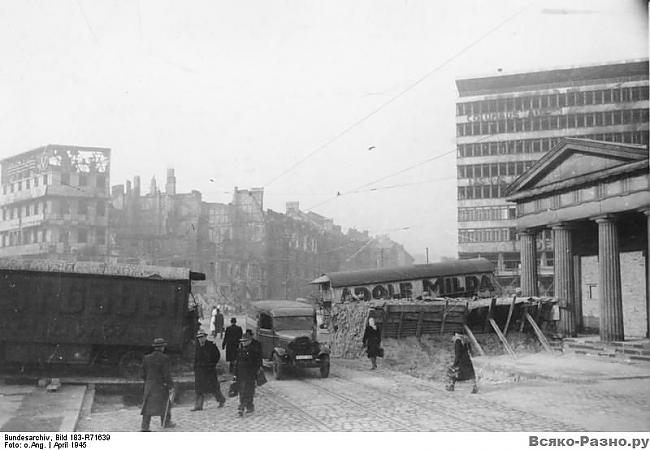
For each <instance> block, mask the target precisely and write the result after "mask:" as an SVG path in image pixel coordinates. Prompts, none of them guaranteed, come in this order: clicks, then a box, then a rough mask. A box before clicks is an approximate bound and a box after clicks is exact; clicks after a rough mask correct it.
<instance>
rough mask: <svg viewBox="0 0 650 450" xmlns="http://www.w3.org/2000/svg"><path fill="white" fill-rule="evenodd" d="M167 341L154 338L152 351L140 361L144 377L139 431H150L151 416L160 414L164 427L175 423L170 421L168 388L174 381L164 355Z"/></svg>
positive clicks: (167, 359)
mask: <svg viewBox="0 0 650 450" xmlns="http://www.w3.org/2000/svg"><path fill="white" fill-rule="evenodd" d="M166 346H167V341H165V340H164V339H163V338H156V339H154V341H153V344H152V347H153V350H154V351H153V352H151V353H150V354H148V355H146V356H145V357H144V360H143V362H142V378H143V379H144V399H143V402H142V410H141V412H140V414H142V427H141V431H151V430H150V429H149V426H150V424H151V416H160V424H161V425H162V426H164V427H165V428H173V427H175V426H176V425H175V424H173V423H172V421H171V404H170V402H169V390H170V389H172V388H173V385H174V382H173V380H172V376H171V370H170V369H171V362H170V359H169V356H167V355H165V354H164V353H163V352H164V351H165V347H166Z"/></svg>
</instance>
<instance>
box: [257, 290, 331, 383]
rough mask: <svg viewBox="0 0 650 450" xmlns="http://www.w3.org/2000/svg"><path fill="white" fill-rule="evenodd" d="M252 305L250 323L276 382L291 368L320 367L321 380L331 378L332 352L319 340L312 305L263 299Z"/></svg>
mask: <svg viewBox="0 0 650 450" xmlns="http://www.w3.org/2000/svg"><path fill="white" fill-rule="evenodd" d="M252 306H253V317H251V319H252V320H251V322H253V323H254V330H255V336H256V339H257V340H258V341H259V342H260V344H261V346H262V358H263V360H264V362H265V363H266V364H267V365H271V367H272V368H273V374H274V376H275V378H276V379H282V378H284V377H285V375H286V373H287V370H288V369H290V368H318V369H319V371H320V376H321V378H327V377H328V376H329V370H330V350H329V348H328V347H327V346H326V345H323V344H320V343H319V342H318V340H317V323H316V310H315V309H314V307H313V306H311V305H309V304H307V303H302V302H294V301H289V300H264V301H259V302H255V303H253V305H252Z"/></svg>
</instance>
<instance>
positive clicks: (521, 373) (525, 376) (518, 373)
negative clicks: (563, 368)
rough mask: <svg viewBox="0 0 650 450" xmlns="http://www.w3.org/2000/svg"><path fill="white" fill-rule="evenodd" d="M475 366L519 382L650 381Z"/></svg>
mask: <svg viewBox="0 0 650 450" xmlns="http://www.w3.org/2000/svg"><path fill="white" fill-rule="evenodd" d="M474 365H475V366H476V367H477V368H478V369H481V370H487V371H492V372H497V373H500V374H505V376H506V377H508V378H518V381H525V380H535V379H537V380H540V379H541V380H548V381H560V382H563V383H584V382H585V381H587V382H597V381H606V380H635V379H639V380H642V379H650V374H647V375H623V376H608V375H595V376H585V377H580V378H578V375H575V376H570V375H547V374H541V373H539V372H531V371H526V370H521V369H513V368H511V367H504V366H500V365H497V364H491V363H484V362H479V361H476V360H475V361H474Z"/></svg>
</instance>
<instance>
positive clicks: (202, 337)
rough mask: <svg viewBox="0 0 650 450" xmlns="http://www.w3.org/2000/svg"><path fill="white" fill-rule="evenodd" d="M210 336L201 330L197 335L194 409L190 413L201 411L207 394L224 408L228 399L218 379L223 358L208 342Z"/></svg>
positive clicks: (215, 347) (211, 343) (212, 344)
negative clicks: (218, 367) (218, 365)
mask: <svg viewBox="0 0 650 450" xmlns="http://www.w3.org/2000/svg"><path fill="white" fill-rule="evenodd" d="M207 337H208V334H207V333H206V332H205V331H203V330H199V332H198V333H196V340H197V343H196V350H195V352H194V393H195V396H196V397H195V400H194V408H192V409H191V410H190V411H201V410H202V409H203V400H204V398H205V394H212V395H214V398H215V399H216V400H217V402H218V403H219V408H222V407H223V405H224V403H226V398H225V397H224V396H223V394H222V393H221V386H220V385H219V378H217V363H218V362H219V358H220V357H221V353H219V349H218V348H217V346H216V345H215V344H214V343H213V342H210V341H208V339H207Z"/></svg>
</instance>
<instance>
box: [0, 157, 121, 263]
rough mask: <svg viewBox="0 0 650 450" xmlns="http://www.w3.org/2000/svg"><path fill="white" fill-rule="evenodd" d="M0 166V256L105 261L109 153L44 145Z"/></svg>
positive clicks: (106, 251) (12, 158)
mask: <svg viewBox="0 0 650 450" xmlns="http://www.w3.org/2000/svg"><path fill="white" fill-rule="evenodd" d="M0 164H1V165H2V172H1V175H2V178H1V183H2V191H1V192H0V209H1V213H0V257H11V256H27V257H29V256H33V257H44V256H47V255H56V256H57V258H62V259H66V258H68V257H69V258H72V259H75V260H96V259H98V260H102V259H104V258H105V256H106V254H107V253H108V246H109V240H108V231H107V227H108V218H107V209H108V208H107V206H108V201H109V186H110V149H108V148H97V147H77V146H68V145H47V146H45V147H40V148H37V149H34V150H30V151H28V152H24V153H21V154H19V155H16V156H12V157H10V158H6V159H3V160H2V161H0Z"/></svg>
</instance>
